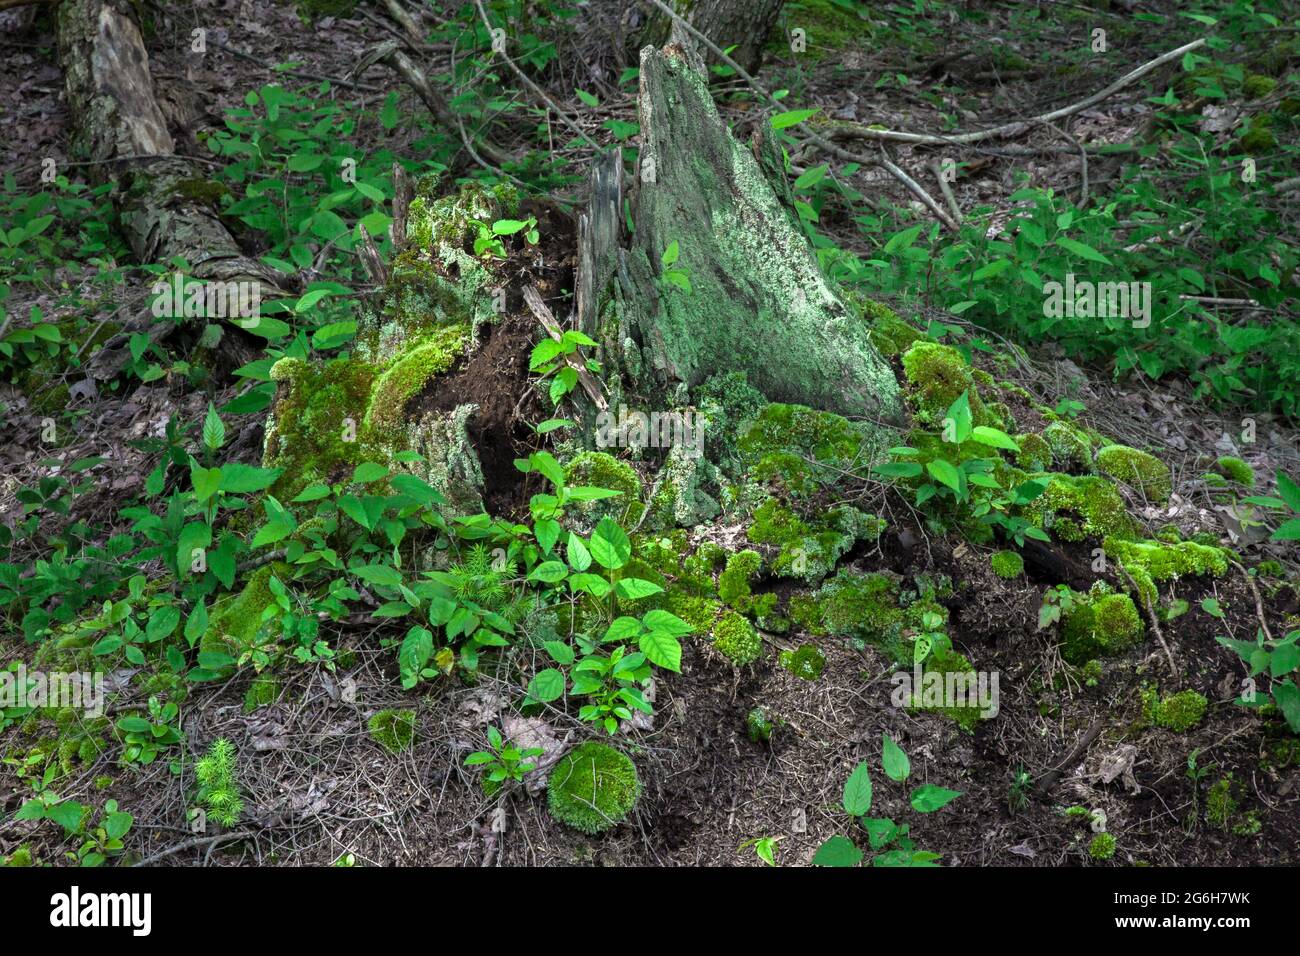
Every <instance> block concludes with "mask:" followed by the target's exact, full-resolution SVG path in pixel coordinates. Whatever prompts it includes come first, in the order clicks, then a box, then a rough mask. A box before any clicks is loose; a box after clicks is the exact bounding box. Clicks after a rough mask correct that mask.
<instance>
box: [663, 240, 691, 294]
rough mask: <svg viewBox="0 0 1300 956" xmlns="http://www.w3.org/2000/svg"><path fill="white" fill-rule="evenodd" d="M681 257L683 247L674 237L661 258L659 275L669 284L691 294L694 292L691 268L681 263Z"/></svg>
mask: <svg viewBox="0 0 1300 956" xmlns="http://www.w3.org/2000/svg"><path fill="white" fill-rule="evenodd" d="M680 259H681V248H680V247H679V246H678V245H677V240H676V239H674V240H673V241H672V242H670V243H668V248H667V249H665V250H664V253H663V255H662V256H660V258H659V264H660V266H661V267H662V270H661V271H660V273H659V277H660V278H661V279H662V280H663V281H664V282H665V283H667V284H668V285H670V286H674V287H676V288H678V289H680V290H681V291H682V292H685V293H686V294H687V295H690V294H691V292H692V289H691V270H690V269H688V268H687V267H686V266H684V265H680V264H679V261H680Z"/></svg>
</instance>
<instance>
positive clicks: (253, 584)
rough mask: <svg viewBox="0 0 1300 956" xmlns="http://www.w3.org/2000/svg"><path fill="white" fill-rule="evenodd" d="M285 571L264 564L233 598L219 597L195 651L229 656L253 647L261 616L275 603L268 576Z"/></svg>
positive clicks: (260, 624) (282, 567)
mask: <svg viewBox="0 0 1300 956" xmlns="http://www.w3.org/2000/svg"><path fill="white" fill-rule="evenodd" d="M277 568H278V569H279V572H280V573H284V572H285V571H287V570H288V568H287V566H286V565H283V564H267V565H263V566H262V567H260V568H258V569H257V570H256V571H254V572H253V574H252V576H251V577H250V578H249V579H248V581H247V582H246V583H245V584H244V588H243V590H242V591H240V592H239V594H237V595H232V594H226V595H223V596H222V597H221V598H220V599H219V600H218V601H217V603H216V604H215V605H214V607H213V610H212V615H211V617H209V618H208V629H207V631H205V632H204V634H203V637H202V638H201V639H200V644H199V649H200V650H203V651H215V652H217V653H225V654H230V655H231V656H232V657H238V656H239V652H240V651H242V650H245V649H247V648H248V647H250V646H251V645H252V643H253V638H254V637H256V636H257V632H258V630H260V629H261V626H262V612H263V611H264V610H266V608H267V607H269V606H270V605H272V604H274V603H275V595H274V594H272V593H271V585H270V580H271V575H273V574H276V573H277Z"/></svg>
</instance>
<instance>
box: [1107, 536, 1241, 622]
mask: <svg viewBox="0 0 1300 956" xmlns="http://www.w3.org/2000/svg"><path fill="white" fill-rule="evenodd" d="M1102 548H1103V550H1104V551H1105V553H1106V556H1107V557H1108V558H1110V559H1111V560H1112V561H1115V562H1117V563H1119V564H1121V565H1123V567H1124V570H1125V571H1127V572H1128V576H1129V577H1131V578H1132V579H1133V583H1134V584H1135V585H1136V586H1137V589H1138V593H1139V595H1140V596H1141V597H1142V599H1143V600H1144V601H1147V602H1149V603H1151V604H1152V605H1154V604H1155V601H1156V598H1157V595H1158V590H1157V587H1156V585H1157V583H1158V582H1160V581H1168V580H1171V579H1174V578H1185V577H1195V576H1197V575H1202V574H1207V575H1210V576H1212V577H1221V576H1222V575H1224V574H1227V572H1228V552H1227V551H1225V550H1224V549H1223V548H1219V547H1215V546H1214V545H1207V544H1199V543H1197V542H1195V541H1179V542H1175V543H1169V542H1163V541H1132V540H1126V539H1124V538H1120V537H1107V538H1106V539H1105V540H1104V541H1103V542H1102ZM1120 576H1121V577H1124V575H1123V574H1122V573H1121V575H1120Z"/></svg>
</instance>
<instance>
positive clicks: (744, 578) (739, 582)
mask: <svg viewBox="0 0 1300 956" xmlns="http://www.w3.org/2000/svg"><path fill="white" fill-rule="evenodd" d="M762 563H763V559H762V558H761V557H760V556H759V554H758V552H757V551H740V552H738V553H736V554H733V555H732V556H731V557H729V558H728V559H727V567H726V569H725V570H724V571H723V572H722V574H721V575H720V576H719V577H718V597H720V598H722V600H723V601H725V602H727V603H728V604H730V605H731V606H732V607H734V608H736V609H737V610H739V611H744V610H747V606H748V598H749V596H750V584H751V583H752V582H753V581H754V579H755V578H756V577H757V576H758V570H759V568H760V567H761V566H762Z"/></svg>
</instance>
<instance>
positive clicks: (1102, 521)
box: [1025, 474, 1138, 541]
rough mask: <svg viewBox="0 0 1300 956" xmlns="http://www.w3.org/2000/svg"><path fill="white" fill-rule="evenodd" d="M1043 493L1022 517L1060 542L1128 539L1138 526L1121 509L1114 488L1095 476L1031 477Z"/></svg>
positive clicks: (1121, 499)
mask: <svg viewBox="0 0 1300 956" xmlns="http://www.w3.org/2000/svg"><path fill="white" fill-rule="evenodd" d="M1033 477H1035V478H1038V479H1040V480H1042V479H1046V480H1047V482H1048V484H1047V488H1046V490H1045V491H1044V492H1043V493H1042V494H1041V495H1039V496H1038V497H1037V498H1036V499H1034V501H1032V502H1031V503H1030V504H1029V506H1028V507H1027V508H1026V509H1025V516H1026V518H1028V520H1030V521H1031V522H1033V523H1034V524H1036V525H1038V526H1039V527H1040V528H1042V529H1043V530H1044V531H1050V532H1051V533H1052V534H1053V535H1054V536H1056V537H1057V538H1059V539H1060V540H1062V541H1082V540H1084V539H1085V538H1089V537H1094V538H1104V537H1106V536H1107V535H1115V536H1123V537H1132V536H1134V535H1136V534H1137V531H1138V524H1137V522H1136V521H1134V520H1133V517H1132V516H1131V515H1130V514H1129V513H1128V509H1127V508H1125V507H1124V499H1123V498H1121V497H1120V495H1119V492H1118V491H1117V490H1116V488H1115V486H1114V485H1112V484H1111V483H1110V482H1109V481H1107V480H1106V479H1105V478H1100V477H1098V476H1096V475H1080V476H1077V477H1076V476H1073V475H1059V474H1052V475H1035V476H1033Z"/></svg>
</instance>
